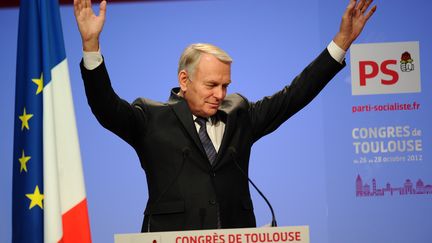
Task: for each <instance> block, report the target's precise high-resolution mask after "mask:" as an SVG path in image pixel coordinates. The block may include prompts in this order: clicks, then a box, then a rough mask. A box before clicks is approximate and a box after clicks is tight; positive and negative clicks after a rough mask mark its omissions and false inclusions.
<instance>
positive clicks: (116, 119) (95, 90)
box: [74, 0, 145, 145]
mask: <svg viewBox="0 0 432 243" xmlns="http://www.w3.org/2000/svg"><path fill="white" fill-rule="evenodd" d="M105 13H106V1H105V0H103V1H102V2H101V3H100V5H99V16H96V15H95V13H94V12H93V10H92V7H91V1H90V0H74V14H75V18H76V21H77V24H78V29H79V31H80V34H81V39H82V45H83V50H84V52H87V54H86V53H85V56H84V59H83V61H82V62H81V65H80V67H81V75H82V78H83V80H84V86H85V91H86V96H87V101H88V104H89V106H90V108H91V110H92V112H93V114H94V115H95V116H96V118H97V120H98V121H99V122H100V123H101V125H102V126H104V127H105V128H107V129H108V130H110V131H112V132H114V133H115V134H117V135H118V136H119V137H121V138H122V139H123V140H125V141H126V142H128V143H129V144H131V145H133V144H134V141H135V137H136V134H137V133H138V125H137V124H145V122H144V120H145V119H144V112H143V110H142V109H138V108H136V107H135V106H132V105H130V104H129V103H128V102H126V101H124V100H122V99H121V98H120V97H119V96H118V95H117V94H116V93H115V91H114V90H113V88H112V87H111V82H110V79H109V76H108V72H107V70H106V68H105V63H104V62H103V59H102V56H101V55H100V53H99V52H98V50H99V36H100V33H101V32H102V28H103V25H104V23H105ZM96 52H97V54H96V55H97V61H96V62H95V61H93V64H91V68H88V65H85V64H89V63H85V61H86V60H87V61H88V60H89V57H86V55H87V56H88V55H93V58H94V54H92V53H96ZM89 53H90V54H89ZM90 59H91V58H90ZM95 63H96V64H95Z"/></svg>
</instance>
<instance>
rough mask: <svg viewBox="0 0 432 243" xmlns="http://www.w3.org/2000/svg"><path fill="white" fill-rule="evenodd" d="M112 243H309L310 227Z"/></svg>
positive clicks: (120, 237) (127, 237)
mask: <svg viewBox="0 0 432 243" xmlns="http://www.w3.org/2000/svg"><path fill="white" fill-rule="evenodd" d="M114 242H115V243H283V242H288V243H292V242H296V243H309V226H287V227H266V228H238V229H215V230H193V231H170V232H155V233H140V234H116V235H114Z"/></svg>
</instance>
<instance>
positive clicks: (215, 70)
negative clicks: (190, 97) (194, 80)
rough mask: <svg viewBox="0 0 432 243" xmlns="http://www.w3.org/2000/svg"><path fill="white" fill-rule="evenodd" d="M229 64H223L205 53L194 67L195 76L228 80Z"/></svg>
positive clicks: (229, 73)
mask: <svg viewBox="0 0 432 243" xmlns="http://www.w3.org/2000/svg"><path fill="white" fill-rule="evenodd" d="M230 75H231V64H230V63H224V62H222V61H220V60H219V59H217V58H216V57H215V56H213V55H211V54H207V53H203V54H201V57H200V60H199V62H198V65H197V67H196V72H195V76H197V77H207V76H216V77H219V78H223V79H226V78H228V79H230Z"/></svg>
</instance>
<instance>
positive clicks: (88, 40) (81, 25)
mask: <svg viewBox="0 0 432 243" xmlns="http://www.w3.org/2000/svg"><path fill="white" fill-rule="evenodd" d="M106 4H107V3H106V1H105V0H103V1H102V2H101V3H100V5H99V15H95V13H94V12H93V9H92V5H91V0H74V14H75V18H76V21H77V24H78V29H79V31H80V33H81V39H82V43H83V49H84V51H97V50H99V35H100V33H101V32H102V28H103V25H104V23H105V13H106Z"/></svg>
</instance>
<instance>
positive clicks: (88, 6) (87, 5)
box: [84, 0, 91, 8]
mask: <svg viewBox="0 0 432 243" xmlns="http://www.w3.org/2000/svg"><path fill="white" fill-rule="evenodd" d="M84 8H91V1H90V0H84Z"/></svg>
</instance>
